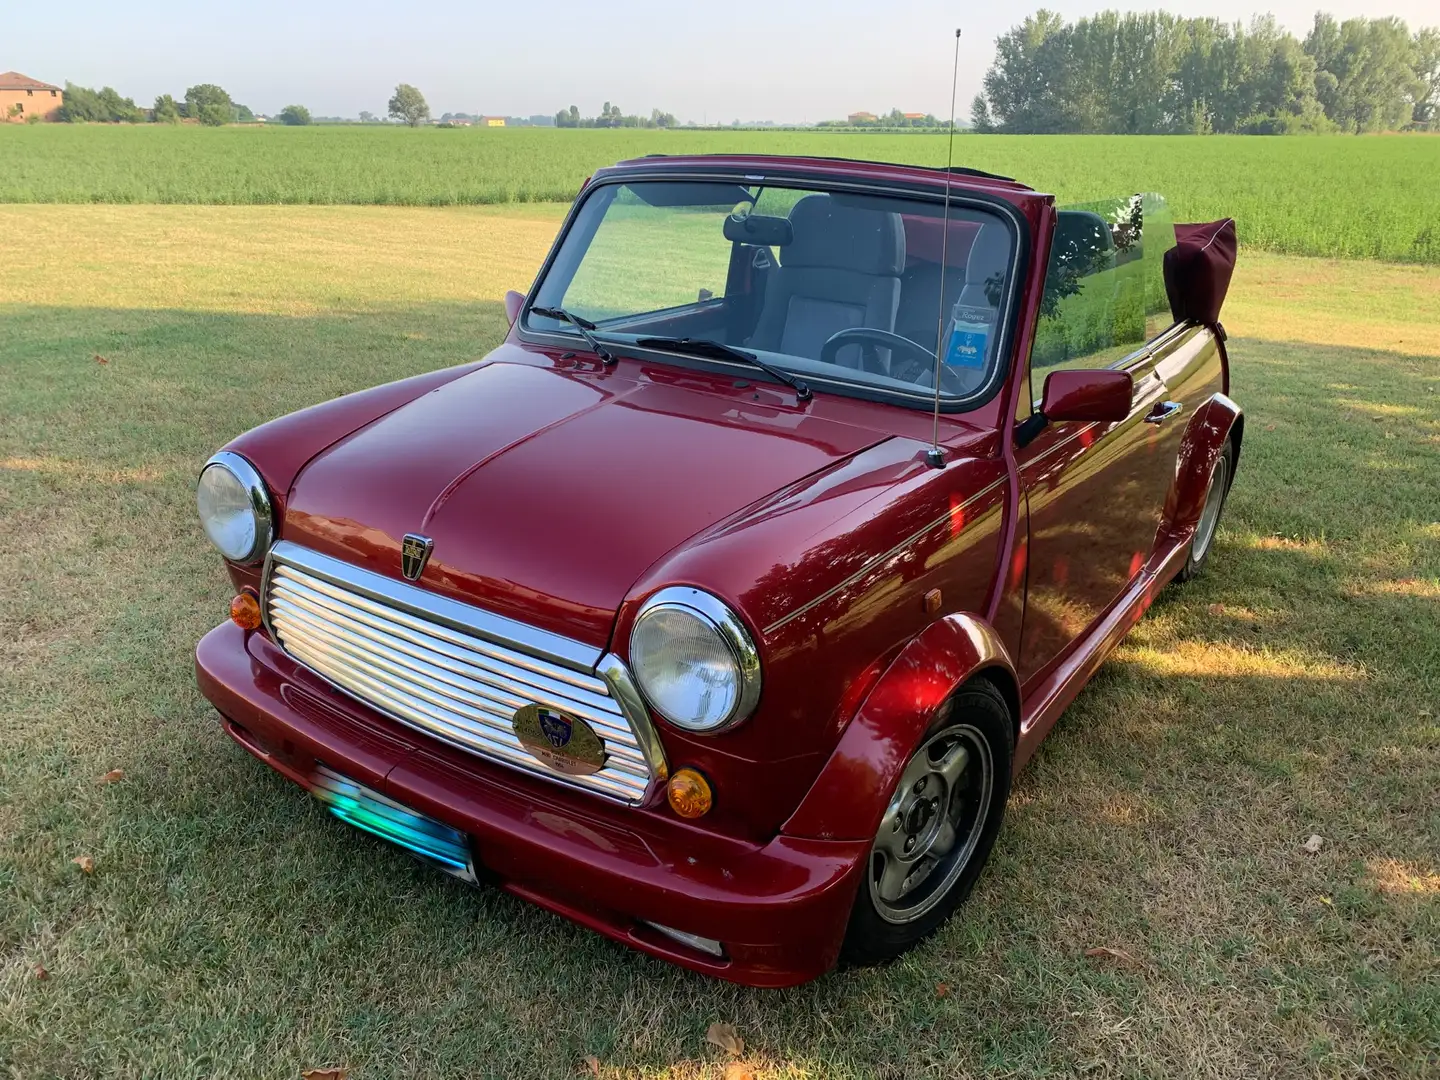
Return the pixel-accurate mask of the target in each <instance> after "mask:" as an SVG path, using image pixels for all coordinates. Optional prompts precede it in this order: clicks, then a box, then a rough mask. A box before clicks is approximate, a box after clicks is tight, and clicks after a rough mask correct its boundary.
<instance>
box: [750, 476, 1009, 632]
mask: <svg viewBox="0 0 1440 1080" xmlns="http://www.w3.org/2000/svg"><path fill="white" fill-rule="evenodd" d="M1008 479H1009V477H1008V476H1001V477H999V478H998V479H996V480H994V481H992V482H991V483H988V484H986V485H985V486H984V487H983V488H981V489H980V490H979V491H977V492H976V493H975V494H974V495H971V496H970V497H969V498H968V499H966V500H965V501H964V502H962V503H961V504H960V505H959V507H956V508H954V509H949V510H946V511H945V513H943V514H941V515H940V516H939V517H937V518H936V519H935V520H933V521H931V522H929V523H928V524H926V525H922V526H920V528H918V529H916V530H915V531H914V532H913V533H911V534H910V535H909V536H907V537H906V538H905V539H904V540H901V541H900V543H898V544H896V545H895V546H894V547H892V548H891V549H890V550H889V551H886V552H883V553H882V554H880V555H876V556H875V557H874V558H873V559H871V560H870V561H869V562H867V563H866V564H865V565H864V566H862V567H861V568H860V569H859V570H856V571H855V572H854V573H853V574H851V575H850V576H849V577H847V578H846V579H845V580H844V581H842V582H840V584H838V585H835V586H832V587H831V588H829V589H826V590H825V591H824V592H823V593H821V594H820V595H819V596H817V597H815V598H814V599H813V600H809V601H806V602H805V603H803V604H801V605H800V606H799V607H798V608H796V609H795V610H794V611H791V612H789V613H787V614H785V615H783V616H781V617H780V618H779V619H777V620H775V621H774V622H773V623H771V624H770V625H769V626H767V627H765V629H764V630H762V631H761V635H762V636H764V637H769V636H770V635H771V634H773V633H774V632H775V631H776V630H779V629H780V628H781V627H782V626H784V625H786V624H787V623H789V622H792V621H793V620H795V619H798V618H799V617H800V616H801V615H804V614H805V613H806V612H808V611H810V610H812V609H814V608H816V607H818V606H819V605H821V604H823V603H825V601H826V600H829V599H830V598H831V597H833V596H835V595H836V594H837V593H841V592H844V591H845V590H846V589H848V588H849V587H850V586H851V585H854V584H855V582H857V581H859V580H860V579H861V578H863V577H864V576H865V575H866V574H869V573H870V572H871V571H873V570H874V569H875V568H876V567H877V566H879V565H880V564H881V563H883V562H885V561H886V560H887V559H893V558H894V557H895V556H896V555H899V554H900V553H901V552H902V551H904V550H905V549H906V548H908V547H909V546H910V545H911V544H913V543H915V541H917V540H919V539H920V538H921V537H922V536H924V535H925V534H926V533H928V532H929V531H930V530H931V529H934V528H936V527H937V526H939V525H941V524H943V523H944V522H947V521H949V520H950V518H951V516H952V515H953V514H954V512H955V509H959V510H967V509H969V508H970V506H972V505H973V504H974V503H977V502H979V501H980V500H981V499H983V498H984V497H985V496H986V495H989V494H990V493H991V492H992V491H994V490H995V489H996V488H997V487H1000V486H1001V485H1002V484H1004V483H1005V481H1006V480H1008Z"/></svg>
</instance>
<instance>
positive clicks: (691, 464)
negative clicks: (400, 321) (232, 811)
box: [282, 347, 885, 647]
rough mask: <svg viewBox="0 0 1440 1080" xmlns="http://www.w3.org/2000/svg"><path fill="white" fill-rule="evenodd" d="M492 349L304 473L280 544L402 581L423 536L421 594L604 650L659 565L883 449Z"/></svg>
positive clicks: (712, 401)
mask: <svg viewBox="0 0 1440 1080" xmlns="http://www.w3.org/2000/svg"><path fill="white" fill-rule="evenodd" d="M504 351H509V352H513V353H515V354H516V355H515V356H514V357H513V359H512V360H511V361H510V362H506V361H505V360H497V361H495V362H492V363H488V364H486V365H484V366H482V367H480V368H478V369H476V370H475V371H473V372H471V373H470V374H468V375H465V376H463V377H462V378H459V379H456V380H455V381H453V382H450V383H447V384H445V385H444V386H441V387H439V388H437V389H435V390H432V391H430V392H429V393H426V394H423V395H422V396H420V397H418V398H416V399H415V400H414V401H411V402H410V403H408V404H406V405H404V406H402V407H400V408H398V409H396V410H394V411H392V412H390V413H388V414H387V415H385V416H383V417H381V418H380V419H378V420H376V421H375V422H373V423H371V424H369V425H367V426H366V427H364V428H362V429H360V430H359V431H357V432H354V433H352V434H350V435H349V436H347V437H345V438H343V439H341V440H340V441H339V442H337V443H335V444H334V445H332V446H330V447H329V448H328V449H326V450H324V451H323V452H321V453H320V454H319V455H317V456H316V457H315V458H314V459H313V460H311V461H310V462H309V463H308V464H307V465H306V466H305V468H304V469H303V470H302V471H301V472H300V474H299V475H298V477H297V478H296V480H295V482H294V484H293V485H292V487H291V490H290V492H289V496H288V499H287V507H286V513H285V519H284V522H283V525H282V533H283V535H284V536H285V538H286V539H289V540H293V541H295V542H297V543H300V544H304V545H306V546H308V547H312V548H314V549H316V550H319V551H323V552H325V553H327V554H330V555H334V556H336V557H338V558H342V559H345V560H347V561H349V562H352V563H356V564H359V565H363V566H365V567H366V568H367V569H372V570H376V571H378V572H380V573H384V574H388V575H390V576H392V577H396V578H398V577H400V576H401V574H400V543H401V540H402V538H403V537H404V536H405V535H406V534H407V533H418V534H421V535H423V536H427V537H429V538H431V539H432V540H433V541H434V549H433V554H432V556H431V558H430V562H429V564H428V565H427V567H426V569H425V571H424V574H423V576H422V577H421V578H420V584H421V585H423V586H425V587H426V588H430V589H433V590H434V591H436V592H440V593H443V594H445V595H449V596H452V597H455V598H457V599H460V600H464V601H466V602H469V603H473V604H476V605H479V606H482V607H485V608H488V609H489V610H492V611H496V612H499V613H502V614H505V615H509V616H511V617H512V618H516V619H520V620H522V621H525V622H528V623H531V624H532V625H536V626H541V627H544V628H545V629H548V630H553V631H555V632H556V633H561V634H565V635H567V636H570V637H572V638H575V639H577V640H580V641H585V642H587V643H590V644H593V645H595V646H597V647H604V646H605V644H606V643H607V642H608V640H609V637H610V633H611V629H612V626H613V623H614V619H615V613H616V610H617V609H618V608H619V606H620V603H621V601H622V600H623V599H624V598H625V595H626V593H627V591H628V590H629V589H630V588H631V586H632V585H633V584H634V583H635V582H636V581H637V580H638V579H639V578H640V576H641V575H642V574H643V573H644V572H645V570H646V569H647V568H648V567H650V566H651V565H652V564H653V563H655V562H656V561H657V560H658V559H660V558H661V557H662V556H664V555H665V554H666V553H667V552H670V551H671V550H673V549H675V548H676V547H677V546H678V545H681V544H683V543H684V542H685V541H686V540H687V539H688V538H690V537H692V536H694V535H695V534H696V533H698V532H700V531H702V530H704V529H706V528H707V527H709V526H711V525H714V524H715V523H717V522H719V521H721V520H723V519H724V518H726V517H728V516H729V515H732V514H734V513H736V512H737V511H739V510H742V509H744V508H745V507H747V506H749V505H750V504H751V503H753V502H755V501H756V500H758V499H761V498H763V497H764V496H766V495H769V494H771V493H772V492H774V491H776V490H777V489H778V488H781V487H783V486H785V485H787V484H790V483H793V482H794V481H796V480H798V479H800V478H802V477H805V476H807V475H809V474H811V473H815V472H817V471H820V470H824V469H826V468H828V467H830V466H832V465H834V464H835V463H837V462H839V461H841V460H844V459H845V458H847V457H849V456H850V455H852V454H854V453H856V452H858V451H860V450H863V449H865V448H866V447H868V446H872V445H874V444H875V443H877V442H880V441H881V440H882V439H883V438H885V436H884V434H883V433H880V432H876V431H874V430H870V429H867V428H864V427H857V426H853V425H851V424H849V423H841V422H838V421H835V420H829V419H825V418H821V417H816V416H814V415H810V414H808V413H807V412H802V411H797V410H796V409H795V408H793V407H788V406H787V405H785V404H777V405H774V406H770V405H767V404H766V403H765V402H766V401H769V400H775V401H777V402H778V401H780V400H781V399H780V398H779V397H778V396H777V395H771V394H769V393H768V391H767V392H766V393H765V394H764V395H761V394H758V393H749V392H743V393H742V392H740V391H739V390H737V389H735V388H733V387H731V386H730V384H729V382H728V381H726V380H707V379H701V378H695V377H693V376H691V377H688V378H675V379H671V380H669V381H663V380H662V379H660V378H655V377H651V376H647V375H645V374H638V375H636V374H629V375H622V374H620V373H615V372H611V373H599V372H595V371H594V370H589V371H581V370H567V369H564V368H562V367H560V366H555V365H552V364H550V363H548V362H544V361H545V358H543V357H537V356H533V355H532V354H530V353H529V352H528V351H525V350H519V349H515V348H513V347H508V348H505V349H504ZM537 361H539V362H537ZM756 397H763V398H764V401H760V402H757V401H755V400H754V399H755V398H756ZM791 400H793V399H791Z"/></svg>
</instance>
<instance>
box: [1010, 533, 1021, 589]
mask: <svg viewBox="0 0 1440 1080" xmlns="http://www.w3.org/2000/svg"><path fill="white" fill-rule="evenodd" d="M1024 580H1025V545H1024V544H1019V545H1017V546H1016V548H1015V554H1014V555H1012V556H1011V557H1010V588H1012V589H1018V588H1019V587H1020V583H1021V582H1022V581H1024Z"/></svg>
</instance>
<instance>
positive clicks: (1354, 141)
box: [0, 124, 1440, 263]
mask: <svg viewBox="0 0 1440 1080" xmlns="http://www.w3.org/2000/svg"><path fill="white" fill-rule="evenodd" d="M945 145H946V140H945V138H944V137H943V136H941V135H930V134H925V135H897V134H853V133H852V134H844V133H841V134H836V133H826V132H823V131H683V130H681V131H637V130H615V131H606V130H595V131H556V130H545V129H533V128H532V129H515V130H489V129H480V128H463V129H454V130H442V129H439V128H421V129H419V130H414V131H412V130H410V129H408V128H407V129H401V128H395V127H378V126H377V127H358V126H347V127H309V128H284V127H228V128H214V129H211V128H200V127H197V126H190V125H184V126H178V127H172V126H170V125H167V124H159V125H154V124H150V125H144V124H142V125H138V126H129V125H104V124H81V125H70V124H36V125H33V126H32V125H24V124H0V203H5V202H14V203H33V202H40V203H48V202H65V203H94V202H115V203H223V204H253V203H314V204H343V203H350V204H387V205H406V206H415V205H419V206H452V205H467V204H475V203H509V202H545V201H568V200H569V199H571V198H573V197H574V195H575V192H576V191H577V190H579V188H580V185H581V183H582V182H583V181H584V180H585V178H586V177H587V176H589V175H590V174H591V173H593V172H594V171H595V170H596V169H598V168H600V167H602V166H604V165H610V164H613V163H614V162H616V161H619V160H621V159H624V158H633V157H640V156H642V155H645V154H654V153H660V154H693V153H733V152H745V153H765V154H811V155H818V156H838V157H852V158H871V159H876V160H882V161H904V162H912V163H915V164H920V165H934V166H938V165H941V164H943V163H944V161H945ZM955 161H956V163H957V164H963V165H968V166H973V167H977V168H981V169H988V170H992V171H995V172H1000V173H1003V174H1005V175H1007V176H1014V177H1017V178H1018V179H1020V180H1021V181H1022V182H1024V183H1027V184H1030V185H1032V186H1034V187H1036V188H1037V189H1039V190H1041V191H1049V192H1053V193H1054V194H1055V195H1056V196H1057V198H1059V199H1060V201H1061V202H1062V203H1075V202H1085V201H1090V200H1095V199H1108V198H1115V197H1117V196H1128V195H1130V194H1132V193H1134V192H1136V191H1154V192H1159V193H1161V194H1163V195H1165V196H1166V197H1167V198H1168V199H1169V200H1170V203H1171V206H1172V207H1173V209H1174V212H1175V220H1177V221H1213V220H1216V219H1218V218H1222V217H1234V218H1235V219H1236V222H1237V224H1238V228H1239V234H1240V240H1241V243H1243V244H1245V245H1248V246H1249V247H1251V248H1256V249H1263V250H1267V251H1276V252H1283V253H1288V254H1296V255H1322V256H1346V257H1365V258H1382V259H1392V260H1400V261H1409V262H1422V263H1440V138H1437V137H1435V136H1426V135H1415V136H1383V137H1365V138H1356V137H1353V136H1349V135H1333V136H1314V137H1308V136H1307V137H1276V138H1266V137H1260V136H1249V135H1234V136H1225V135H1214V136H1152V135H1142V136H1127V135H1015V136H1006V135H990V136H968V135H967V136H964V137H962V138H959V139H957V141H956V144H955Z"/></svg>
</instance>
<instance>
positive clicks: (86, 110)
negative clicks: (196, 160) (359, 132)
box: [60, 82, 430, 127]
mask: <svg viewBox="0 0 1440 1080" xmlns="http://www.w3.org/2000/svg"><path fill="white" fill-rule="evenodd" d="M389 109H390V116H391V118H392V119H394V120H399V121H401V122H402V123H405V124H409V125H410V126H411V127H418V126H419V125H420V124H422V123H424V122H425V121H426V120H428V119H429V118H430V106H429V105H427V104H426V103H425V97H424V95H423V94H421V93H420V91H419V90H417V89H415V87H413V86H410V85H409V84H407V83H401V84H400V85H399V86H397V87H396V88H395V94H394V96H393V97H391V99H390V102H389ZM360 118H361V120H362V121H373V120H374V119H375V117H374V116H373V115H372V114H370V113H367V112H362V113H361V114H360ZM60 119H61V120H63V121H66V122H68V123H72V124H78V123H89V124H143V123H156V124H178V123H180V122H181V121H182V120H195V121H198V122H199V123H201V124H205V125H206V126H208V127H219V126H221V125H222V124H251V123H254V122H255V120H256V117H255V113H254V112H253V111H252V110H251V109H250V108H249V107H247V106H245V105H242V104H240V103H239V102H238V101H235V100H233V99H232V98H231V97H230V95H229V94H228V93H227V92H226V91H225V90H224V88H222V87H219V86H216V85H215V84H214V83H200V84H198V85H196V86H192V87H190V89H188V90H186V91H185V96H184V97H183V98H181V99H180V100H178V101H177V100H176V99H175V97H174V96H173V95H171V94H161V95H159V96H158V97H157V98H156V99H155V104H154V105H153V106H151V107H150V108H149V109H146V108H144V107H143V106H140V105H136V104H135V99H134V98H128V97H121V96H120V93H119V91H117V90H115V89H114V88H113V87H109V86H105V87H101V88H100V89H99V90H92V89H90V88H89V87H85V86H76V85H75V84H74V83H72V82H67V83H66V84H65V102H64V104H63V105H61V107H60ZM275 119H276V120H278V121H279V122H280V123H282V124H288V125H291V126H303V125H305V124H310V123H314V117H312V116H311V115H310V110H309V109H307V108H306V107H305V106H304V105H286V106H285V107H284V108H283V109H281V110H280V111H279V112H278V113H276V114H275Z"/></svg>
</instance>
